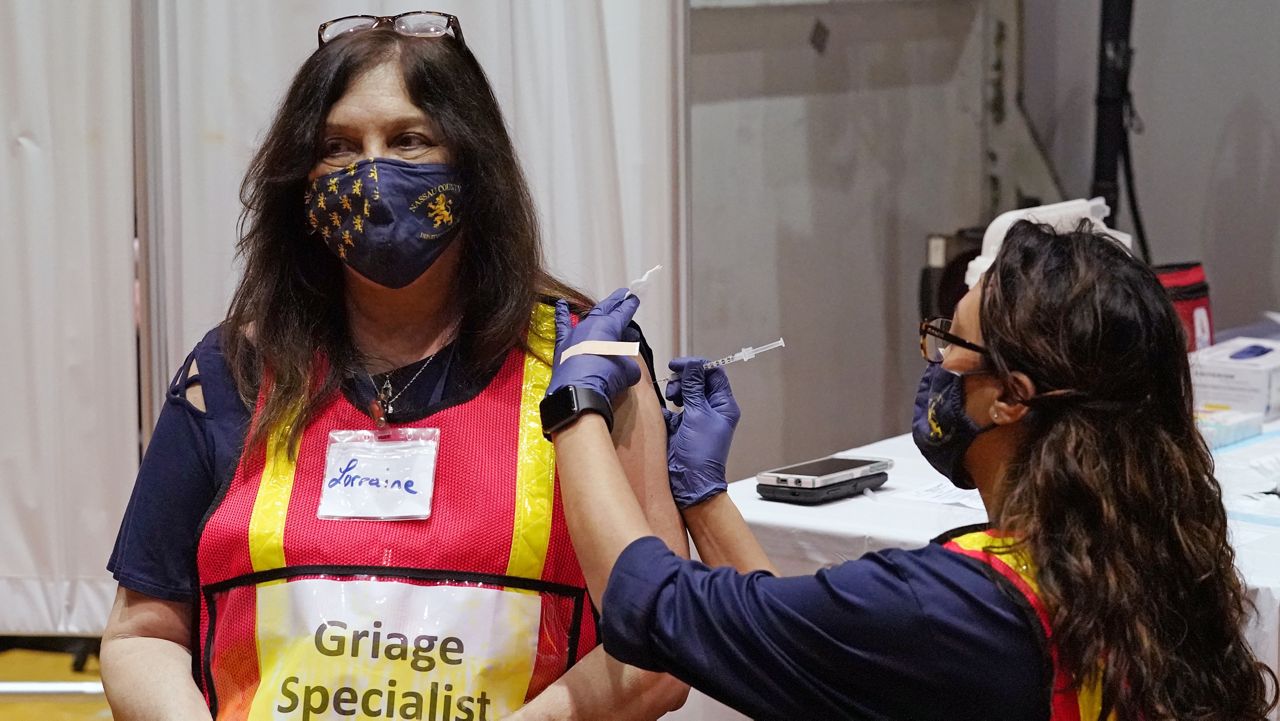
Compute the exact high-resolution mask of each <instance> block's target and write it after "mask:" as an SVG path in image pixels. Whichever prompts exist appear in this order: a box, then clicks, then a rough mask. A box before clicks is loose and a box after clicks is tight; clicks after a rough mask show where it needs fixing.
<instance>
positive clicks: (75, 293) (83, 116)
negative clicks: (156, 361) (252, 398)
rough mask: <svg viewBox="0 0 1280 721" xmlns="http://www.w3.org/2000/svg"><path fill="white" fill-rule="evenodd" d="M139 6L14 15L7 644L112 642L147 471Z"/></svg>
mask: <svg viewBox="0 0 1280 721" xmlns="http://www.w3.org/2000/svg"><path fill="white" fill-rule="evenodd" d="M129 18H130V11H129V0H101V1H100V2H94V3H84V2H75V1H74V0H6V2H3V3H0V123H2V125H0V132H3V138H2V142H0V157H3V162H4V166H5V173H4V174H5V182H4V183H3V185H2V186H0V187H3V192H0V256H2V257H3V259H4V268H5V271H4V282H3V283H0V335H3V337H4V338H5V339H6V342H5V346H6V347H5V350H4V352H3V353H0V378H3V379H4V381H3V382H4V384H5V385H4V397H5V398H6V401H7V411H6V412H5V413H3V414H0V466H2V467H3V469H4V470H3V472H0V494H3V497H4V502H3V503H0V549H3V550H0V634H60V633H96V632H98V631H99V630H100V629H101V628H102V623H103V621H104V620H105V618H106V613H107V609H108V608H109V607H110V602H111V599H112V597H113V595H114V593H115V582H114V581H112V580H111V579H110V578H109V577H108V576H107V573H106V571H105V570H104V569H103V566H104V564H106V561H107V554H108V553H109V552H110V549H111V542H112V540H113V539H114V538H115V532H116V527H117V525H118V524H119V522H120V515H121V513H122V512H123V509H124V505H125V502H126V501H127V500H128V497H129V489H130V488H131V487H132V485H133V476H134V473H135V471H136V468H137V458H138V412H137V407H138V386H137V377H136V371H135V367H136V360H135V352H136V351H135V348H136V346H135V342H136V341H135V339H136V330H135V323H134V309H133V304H134V301H133V298H134V290H133V238H134V232H133V177H134V167H133V104H132V97H133V90H132V77H133V76H132V73H133V70H132V60H131V57H130V51H131V47H132V45H131V41H130V19H129Z"/></svg>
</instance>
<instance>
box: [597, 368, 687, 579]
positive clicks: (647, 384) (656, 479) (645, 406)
mask: <svg viewBox="0 0 1280 721" xmlns="http://www.w3.org/2000/svg"><path fill="white" fill-rule="evenodd" d="M613 420H614V423H613V444H614V446H615V447H616V448H617V450H618V460H620V461H621V462H622V468H623V470H624V471H626V474H627V481H628V482H629V483H630V484H631V490H632V491H633V492H634V493H635V494H636V499H637V500H638V501H639V502H640V508H641V510H643V511H644V515H645V518H646V519H647V520H648V521H649V526H650V527H651V528H652V529H653V532H654V534H655V535H657V536H658V537H659V538H661V539H662V540H664V541H666V543H667V546H668V547H670V548H671V550H673V551H675V552H676V553H678V554H679V555H681V556H683V557H685V558H688V557H689V541H688V536H687V535H686V534H685V528H684V522H683V521H682V520H681V519H680V512H679V511H678V510H677V509H676V504H675V501H674V500H672V498H671V486H670V484H669V483H668V481H667V426H666V423H665V422H664V421H663V418H662V408H661V407H660V406H659V405H658V399H657V397H656V396H655V395H654V393H653V378H652V376H650V375H649V371H648V369H647V368H646V367H645V365H644V364H643V363H642V364H640V382H639V383H637V384H635V385H633V386H631V388H629V389H628V390H627V392H626V393H625V394H624V395H623V396H622V397H621V398H620V399H619V400H618V402H616V403H615V404H614V412H613Z"/></svg>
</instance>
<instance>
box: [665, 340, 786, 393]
mask: <svg viewBox="0 0 1280 721" xmlns="http://www.w3.org/2000/svg"><path fill="white" fill-rule="evenodd" d="M785 347H787V344H786V343H784V342H783V341H782V339H781V338H779V339H777V340H775V341H774V342H772V343H765V344H764V345H762V346H756V347H755V348H743V349H742V350H740V351H738V352H737V353H734V354H733V355H727V356H725V357H723V358H720V359H719V360H713V361H707V362H706V363H703V364H702V367H703V368H705V369H706V370H711V369H712V368H721V367H723V366H727V365H729V364H730V363H737V362H738V361H749V360H751V359H752V358H755V357H756V356H758V355H760V354H761V353H763V352H765V351H767V350H773V349H774V348H785ZM679 377H680V375H679V374H678V373H672V374H671V375H669V376H667V377H666V378H663V379H662V380H660V381H658V382H659V383H670V382H671V381H673V380H676V379H677V378H679Z"/></svg>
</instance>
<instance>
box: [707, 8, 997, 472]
mask: <svg viewBox="0 0 1280 721" xmlns="http://www.w3.org/2000/svg"><path fill="white" fill-rule="evenodd" d="M815 19H821V20H822V22H823V23H824V24H825V25H826V26H827V27H828V28H829V31H830V37H829V41H828V46H827V48H826V51H825V52H824V53H818V52H816V51H815V50H814V49H813V48H812V47H811V46H810V44H809V36H810V32H811V30H812V29H813V26H814V21H815ZM980 29H981V22H980V10H979V3H978V2H976V0H955V1H952V0H948V1H947V2H928V3H869V4H863V3H847V4H839V3H837V4H835V5H822V6H818V5H811V6H801V7H791V8H787V7H776V6H775V7H766V8H751V9H714V10H712V9H702V10H694V11H693V12H692V13H691V19H690V43H691V45H690V55H689V58H688V73H689V75H688V80H689V86H688V99H689V105H690V146H689V152H690V179H691V188H692V190H691V209H690V213H691V219H692V220H691V236H690V241H689V247H690V257H689V261H690V263H691V268H690V278H691V283H690V287H691V291H690V299H691V305H690V315H691V323H690V325H691V327H690V350H691V351H693V352H695V353H701V354H705V355H710V356H716V355H722V354H726V353H728V352H731V351H734V350H736V349H738V348H740V347H741V346H742V345H744V344H750V345H757V344H760V343H765V342H768V341H772V340H774V339H776V338H777V337H778V336H779V335H781V336H785V338H786V340H787V348H786V349H784V350H780V351H774V352H773V353H771V354H769V355H765V356H762V357H760V358H759V359H757V360H754V361H751V362H750V363H747V364H740V365H738V366H735V367H734V368H733V369H732V371H731V375H732V378H733V383H734V390H735V393H736V394H737V396H738V398H739V401H740V402H741V404H742V406H743V408H744V412H745V413H744V419H743V421H742V425H741V426H740V427H739V430H738V434H737V439H736V440H735V443H734V449H733V457H732V458H731V459H730V469H729V471H730V476H731V477H744V476H747V475H749V474H751V473H754V472H755V471H757V470H762V469H764V468H767V467H771V466H776V465H781V464H784V463H790V462H796V461H801V460H805V459H807V458H810V457H814V456H817V455H822V454H826V453H831V452H833V451H837V450H841V449H844V448H849V447H852V446H855V445H860V444H863V443H867V442H870V441H873V440H876V439H878V438H882V437H885V436H887V435H891V434H897V433H902V432H905V431H906V430H907V429H908V427H909V420H910V415H911V401H912V396H913V392H914V388H915V383H916V381H917V379H918V378H919V374H920V370H921V368H922V366H923V363H922V361H921V360H920V356H919V352H918V350H917V349H918V335H917V332H916V323H917V322H918V315H919V313H918V306H917V300H916V293H917V282H918V281H917V278H918V273H919V271H920V267H921V265H922V264H923V262H924V244H925V236H926V235H927V234H928V233H929V232H931V231H938V230H943V231H950V230H954V229H955V228H957V227H960V226H962V225H965V224H972V223H975V222H977V221H978V217H977V216H978V212H979V208H980V191H981V187H982V186H981V168H980V163H979V161H980V157H979V152H980V146H981V143H980V140H981V137H980V127H979V123H980V117H979V108H978V106H979V103H980V102H981V100H980V95H981V85H980V83H981V78H980V63H981V47H980V43H979V42H977V38H978V37H980Z"/></svg>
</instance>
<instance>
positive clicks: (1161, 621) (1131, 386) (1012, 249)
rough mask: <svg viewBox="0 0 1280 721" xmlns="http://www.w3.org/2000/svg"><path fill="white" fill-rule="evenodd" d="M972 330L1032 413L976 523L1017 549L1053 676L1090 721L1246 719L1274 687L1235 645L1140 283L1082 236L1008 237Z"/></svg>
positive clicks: (1230, 609)
mask: <svg viewBox="0 0 1280 721" xmlns="http://www.w3.org/2000/svg"><path fill="white" fill-rule="evenodd" d="M980 319H981V324H982V337H983V342H984V343H985V344H986V347H987V349H988V350H989V351H990V353H991V361H992V365H993V366H994V368H995V371H996V374H997V376H999V377H1002V378H1005V379H1008V378H1009V374H1010V372H1011V371H1021V372H1023V373H1025V374H1027V375H1028V376H1029V377H1030V378H1031V380H1032V381H1033V382H1034V383H1035V384H1036V393H1037V395H1038V396H1039V397H1038V398H1037V399H1036V400H1033V401H1031V402H1030V403H1029V405H1030V406H1031V408H1032V410H1031V412H1030V413H1029V414H1028V415H1027V416H1026V418H1025V420H1024V422H1025V423H1027V424H1028V428H1027V432H1026V441H1025V442H1024V443H1023V444H1022V446H1021V447H1020V448H1019V450H1018V452H1017V453H1016V455H1015V458H1014V459H1013V462H1012V464H1011V465H1010V467H1009V471H1008V473H1007V475H1006V481H1005V483H1006V484H1007V486H1006V488H1005V501H1004V505H1003V507H1002V508H1001V509H1000V511H999V518H993V519H992V521H993V522H994V523H995V524H996V525H997V526H998V527H1000V528H1002V529H1003V530H1006V531H1011V532H1014V533H1016V534H1019V535H1020V536H1021V537H1023V538H1024V539H1025V540H1024V542H1023V544H1022V547H1023V548H1024V549H1025V550H1026V551H1028V552H1029V553H1030V555H1031V557H1032V559H1033V560H1034V562H1035V564H1036V567H1037V573H1038V576H1037V580H1038V582H1039V586H1040V591H1041V594H1042V596H1043V598H1044V600H1045V602H1046V604H1047V606H1048V608H1049V610H1050V615H1051V625H1052V629H1053V635H1054V643H1055V645H1056V647H1057V650H1058V654H1059V660H1060V662H1061V663H1063V664H1064V665H1065V667H1066V668H1067V669H1068V670H1069V671H1070V672H1071V673H1072V674H1073V676H1074V678H1075V680H1076V682H1077V683H1085V682H1088V681H1095V680H1099V678H1100V680H1101V684H1102V698H1103V706H1104V714H1103V717H1105V716H1106V713H1107V712H1110V711H1114V712H1115V713H1116V714H1117V716H1118V717H1119V718H1122V719H1139V718H1140V719H1146V720H1147V721H1157V720H1159V719H1221V720H1222V721H1228V720H1230V721H1245V720H1253V719H1262V718H1263V717H1264V716H1265V715H1266V713H1267V711H1268V710H1269V709H1270V708H1272V707H1273V706H1274V704H1275V691H1274V683H1275V676H1274V674H1272V673H1271V671H1270V670H1269V669H1267V667H1266V666H1265V665H1263V664H1262V663H1260V662H1259V661H1258V660H1257V659H1256V658H1254V656H1253V654H1252V653H1251V651H1250V650H1249V647H1248V645H1247V644H1246V642H1245V639H1244V637H1243V635H1242V631H1241V626H1242V622H1243V621H1244V620H1245V619H1246V617H1247V614H1248V613H1250V612H1251V611H1252V606H1251V605H1250V604H1249V602H1248V600H1247V597H1246V595H1245V588H1244V584H1243V583H1242V582H1241V580H1240V577H1239V575H1238V574H1237V572H1236V569H1235V565H1234V563H1235V553H1234V552H1233V551H1232V548H1231V546H1230V544H1229V543H1228V542H1227V518H1226V512H1225V510H1224V509H1223V506H1222V498H1221V490H1220V488H1219V486H1218V482H1217V480H1216V479H1215V478H1214V476H1213V458H1212V456H1211V455H1210V454H1209V449H1208V447H1207V446H1206V445H1205V443H1204V440H1203V439H1202V438H1201V436H1200V434H1199V432H1197V430H1196V426H1195V420H1194V417H1193V414H1192V409H1193V406H1192V400H1191V397H1192V396H1191V378H1190V370H1189V367H1188V361H1187V353H1186V347H1187V346H1186V337H1185V335H1184V331H1183V328H1182V325H1181V324H1180V322H1179V320H1178V317H1177V315H1176V313H1175V311H1174V309H1173V306H1172V305H1171V303H1170V301H1169V298H1168V296H1167V295H1166V293H1165V291H1164V289H1163V288H1162V287H1161V285H1160V283H1159V281H1158V280H1157V279H1156V277H1155V275H1154V274H1153V273H1152V271H1151V270H1150V269H1149V268H1148V267H1147V266H1146V265H1144V264H1142V263H1140V262H1138V261H1137V260H1135V259H1133V258H1132V257H1130V255H1129V254H1128V253H1127V252H1126V251H1125V250H1124V248H1123V247H1122V246H1121V245H1120V244H1118V243H1117V242H1115V241H1114V240H1112V239H1110V238H1109V237H1107V236H1103V235H1099V234H1095V233H1093V232H1091V231H1090V229H1089V227H1088V226H1087V224H1082V225H1081V226H1080V227H1079V228H1077V229H1076V230H1075V231H1074V232H1070V233H1061V234H1059V233H1056V232H1054V230H1053V229H1052V228H1050V227H1048V226H1041V225H1033V224H1031V223H1028V222H1025V221H1024V222H1020V223H1018V224H1016V225H1014V226H1013V228H1011V229H1010V230H1009V234H1008V236H1007V237H1006V239H1005V241H1004V244H1003V246H1002V247H1001V249H1000V252H999V254H998V255H997V257H996V260H995V262H994V263H993V265H992V267H991V269H990V271H988V273H987V274H986V279H985V290H984V293H983V299H982V306H981V311H980ZM1008 388H1009V390H1010V392H1012V393H1016V387H1015V386H1014V385H1013V384H1011V383H1010V384H1009V385H1008ZM1050 391H1059V393H1057V394H1051V395H1049V396H1043V395H1042V394H1044V393H1046V392H1050ZM1099 670H1101V676H1100V677H1099V675H1098V671H1099ZM1268 677H1269V678H1270V681H1271V686H1272V688H1268V682H1267V679H1268Z"/></svg>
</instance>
